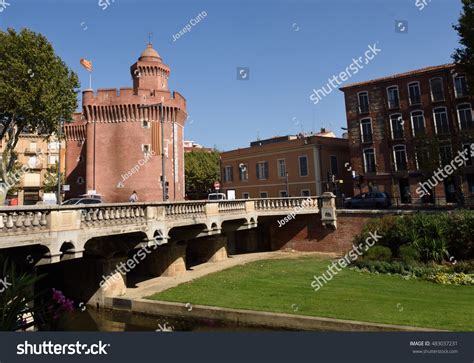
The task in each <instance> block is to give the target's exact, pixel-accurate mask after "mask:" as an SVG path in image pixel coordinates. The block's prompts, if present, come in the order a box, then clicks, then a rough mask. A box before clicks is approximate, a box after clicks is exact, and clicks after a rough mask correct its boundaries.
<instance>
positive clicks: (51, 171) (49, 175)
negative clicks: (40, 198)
mask: <svg viewBox="0 0 474 363" xmlns="http://www.w3.org/2000/svg"><path fill="white" fill-rule="evenodd" d="M61 185H64V173H61ZM57 189H58V164H55V165H52V166H50V167H49V168H48V169H47V170H46V173H45V174H44V181H43V191H44V192H45V193H51V192H56V191H57Z"/></svg>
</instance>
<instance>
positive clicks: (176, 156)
mask: <svg viewBox="0 0 474 363" xmlns="http://www.w3.org/2000/svg"><path fill="white" fill-rule="evenodd" d="M130 72H131V75H132V80H133V88H121V89H120V90H117V89H99V90H97V92H96V93H94V92H93V90H85V91H83V97H82V100H83V101H82V103H83V104H82V114H79V115H77V114H76V115H75V121H74V122H73V123H71V124H68V125H67V126H66V127H65V129H66V130H65V133H66V140H67V153H66V154H67V156H66V177H67V183H68V184H69V185H70V188H71V192H70V193H69V194H68V195H67V197H73V196H77V195H78V194H85V193H86V192H88V191H92V190H95V191H96V193H97V194H100V195H101V196H102V197H103V199H104V201H105V202H111V203H113V202H126V201H128V198H129V196H130V194H131V193H132V192H133V191H134V190H135V191H137V193H138V197H139V201H140V202H145V201H162V200H163V188H162V183H161V176H162V149H164V158H165V170H164V175H165V180H166V181H167V185H168V196H169V200H170V201H172V200H183V199H184V193H185V189H184V188H185V184H184V145H183V140H184V123H185V120H186V118H187V113H186V100H185V99H184V97H183V96H181V95H180V94H179V93H178V92H173V93H171V92H170V91H169V88H168V78H169V74H170V68H169V67H168V66H167V65H165V64H163V63H162V59H161V57H160V55H159V54H158V52H157V51H156V50H155V49H153V47H152V45H151V44H148V45H147V47H146V49H145V50H144V51H143V52H142V54H141V55H140V57H139V58H138V61H137V62H136V63H135V64H133V65H132V66H131V67H130ZM161 116H162V117H163V119H164V123H163V124H162V123H161ZM78 130H80V132H79V131H78ZM162 138H163V139H164V144H163V145H162V142H161V140H162Z"/></svg>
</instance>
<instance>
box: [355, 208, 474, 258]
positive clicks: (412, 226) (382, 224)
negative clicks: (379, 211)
mask: <svg viewBox="0 0 474 363" xmlns="http://www.w3.org/2000/svg"><path fill="white" fill-rule="evenodd" d="M370 232H373V233H375V232H377V234H379V235H381V236H382V238H381V239H380V240H379V241H378V243H377V244H378V245H380V246H385V247H388V248H390V250H391V251H392V254H393V255H398V256H399V257H400V258H402V259H403V258H405V257H406V258H407V259H408V260H410V259H411V258H415V257H416V255H414V254H411V251H408V252H406V253H405V251H404V252H401V253H400V249H401V246H403V245H410V246H412V247H413V248H414V249H415V250H416V251H417V252H418V254H419V258H418V260H421V261H436V262H442V261H443V260H447V259H448V258H449V256H453V258H455V259H456V260H458V261H460V260H469V259H474V211H468V210H460V211H451V212H440V213H431V214H428V213H416V214H409V215H403V216H384V217H383V218H376V219H372V220H369V221H368V222H367V223H366V225H365V226H364V228H363V229H362V231H361V232H360V233H359V234H358V235H356V236H355V238H354V241H353V242H354V244H356V245H358V244H360V243H365V240H366V239H367V237H369V233H370ZM404 248H406V247H404ZM448 251H449V254H448ZM401 254H403V255H404V257H402V256H401Z"/></svg>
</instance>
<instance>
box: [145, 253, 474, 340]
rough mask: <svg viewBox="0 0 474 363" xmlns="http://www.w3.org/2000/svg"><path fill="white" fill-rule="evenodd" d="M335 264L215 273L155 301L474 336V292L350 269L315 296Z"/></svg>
mask: <svg viewBox="0 0 474 363" xmlns="http://www.w3.org/2000/svg"><path fill="white" fill-rule="evenodd" d="M329 262H330V261H328V260H321V259H319V258H316V257H303V258H299V259H283V260H274V259H272V260H262V261H257V262H252V263H249V264H246V265H242V266H237V267H233V268H230V269H228V270H224V271H221V272H217V273H214V274H210V275H208V276H205V277H203V278H200V279H197V280H195V281H193V282H190V283H185V284H182V285H179V286H177V287H175V288H172V289H169V290H166V291H163V292H161V293H158V294H155V295H153V296H151V297H149V298H150V299H153V300H163V301H174V302H183V303H188V302H189V303H191V304H198V305H211V306H220V307H228V308H236V309H249V310H260V311H269V312H279V313H290V314H300V315H309V316H319V317H330V318H338V319H349V320H360V321H367V322H374V323H386V324H400V325H411V326H419V327H425V328H436V329H447V330H462V331H464V330H470V331H474V309H473V308H474V287H473V286H452V285H437V284H435V283H432V282H427V281H421V280H404V279H403V278H402V277H400V276H395V275H375V274H369V273H362V272H357V271H352V270H349V269H345V270H343V271H341V272H340V273H338V274H337V275H336V276H335V277H334V278H333V279H332V280H331V281H330V282H329V283H328V284H326V285H325V286H323V287H322V288H321V289H320V290H319V291H317V292H315V291H314V289H312V288H311V286H310V284H311V281H312V280H313V276H314V275H320V274H322V273H323V272H325V270H326V268H327V265H328V264H329Z"/></svg>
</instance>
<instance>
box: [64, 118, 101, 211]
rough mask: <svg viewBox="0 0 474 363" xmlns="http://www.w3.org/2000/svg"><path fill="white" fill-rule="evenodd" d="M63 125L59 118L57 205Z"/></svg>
mask: <svg viewBox="0 0 474 363" xmlns="http://www.w3.org/2000/svg"><path fill="white" fill-rule="evenodd" d="M63 125H64V120H63V119H62V118H61V119H60V120H59V132H58V190H57V193H58V196H57V198H56V199H57V202H58V205H61V140H62V139H61V136H62V130H63ZM94 151H95V146H94ZM94 169H95V164H94Z"/></svg>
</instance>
